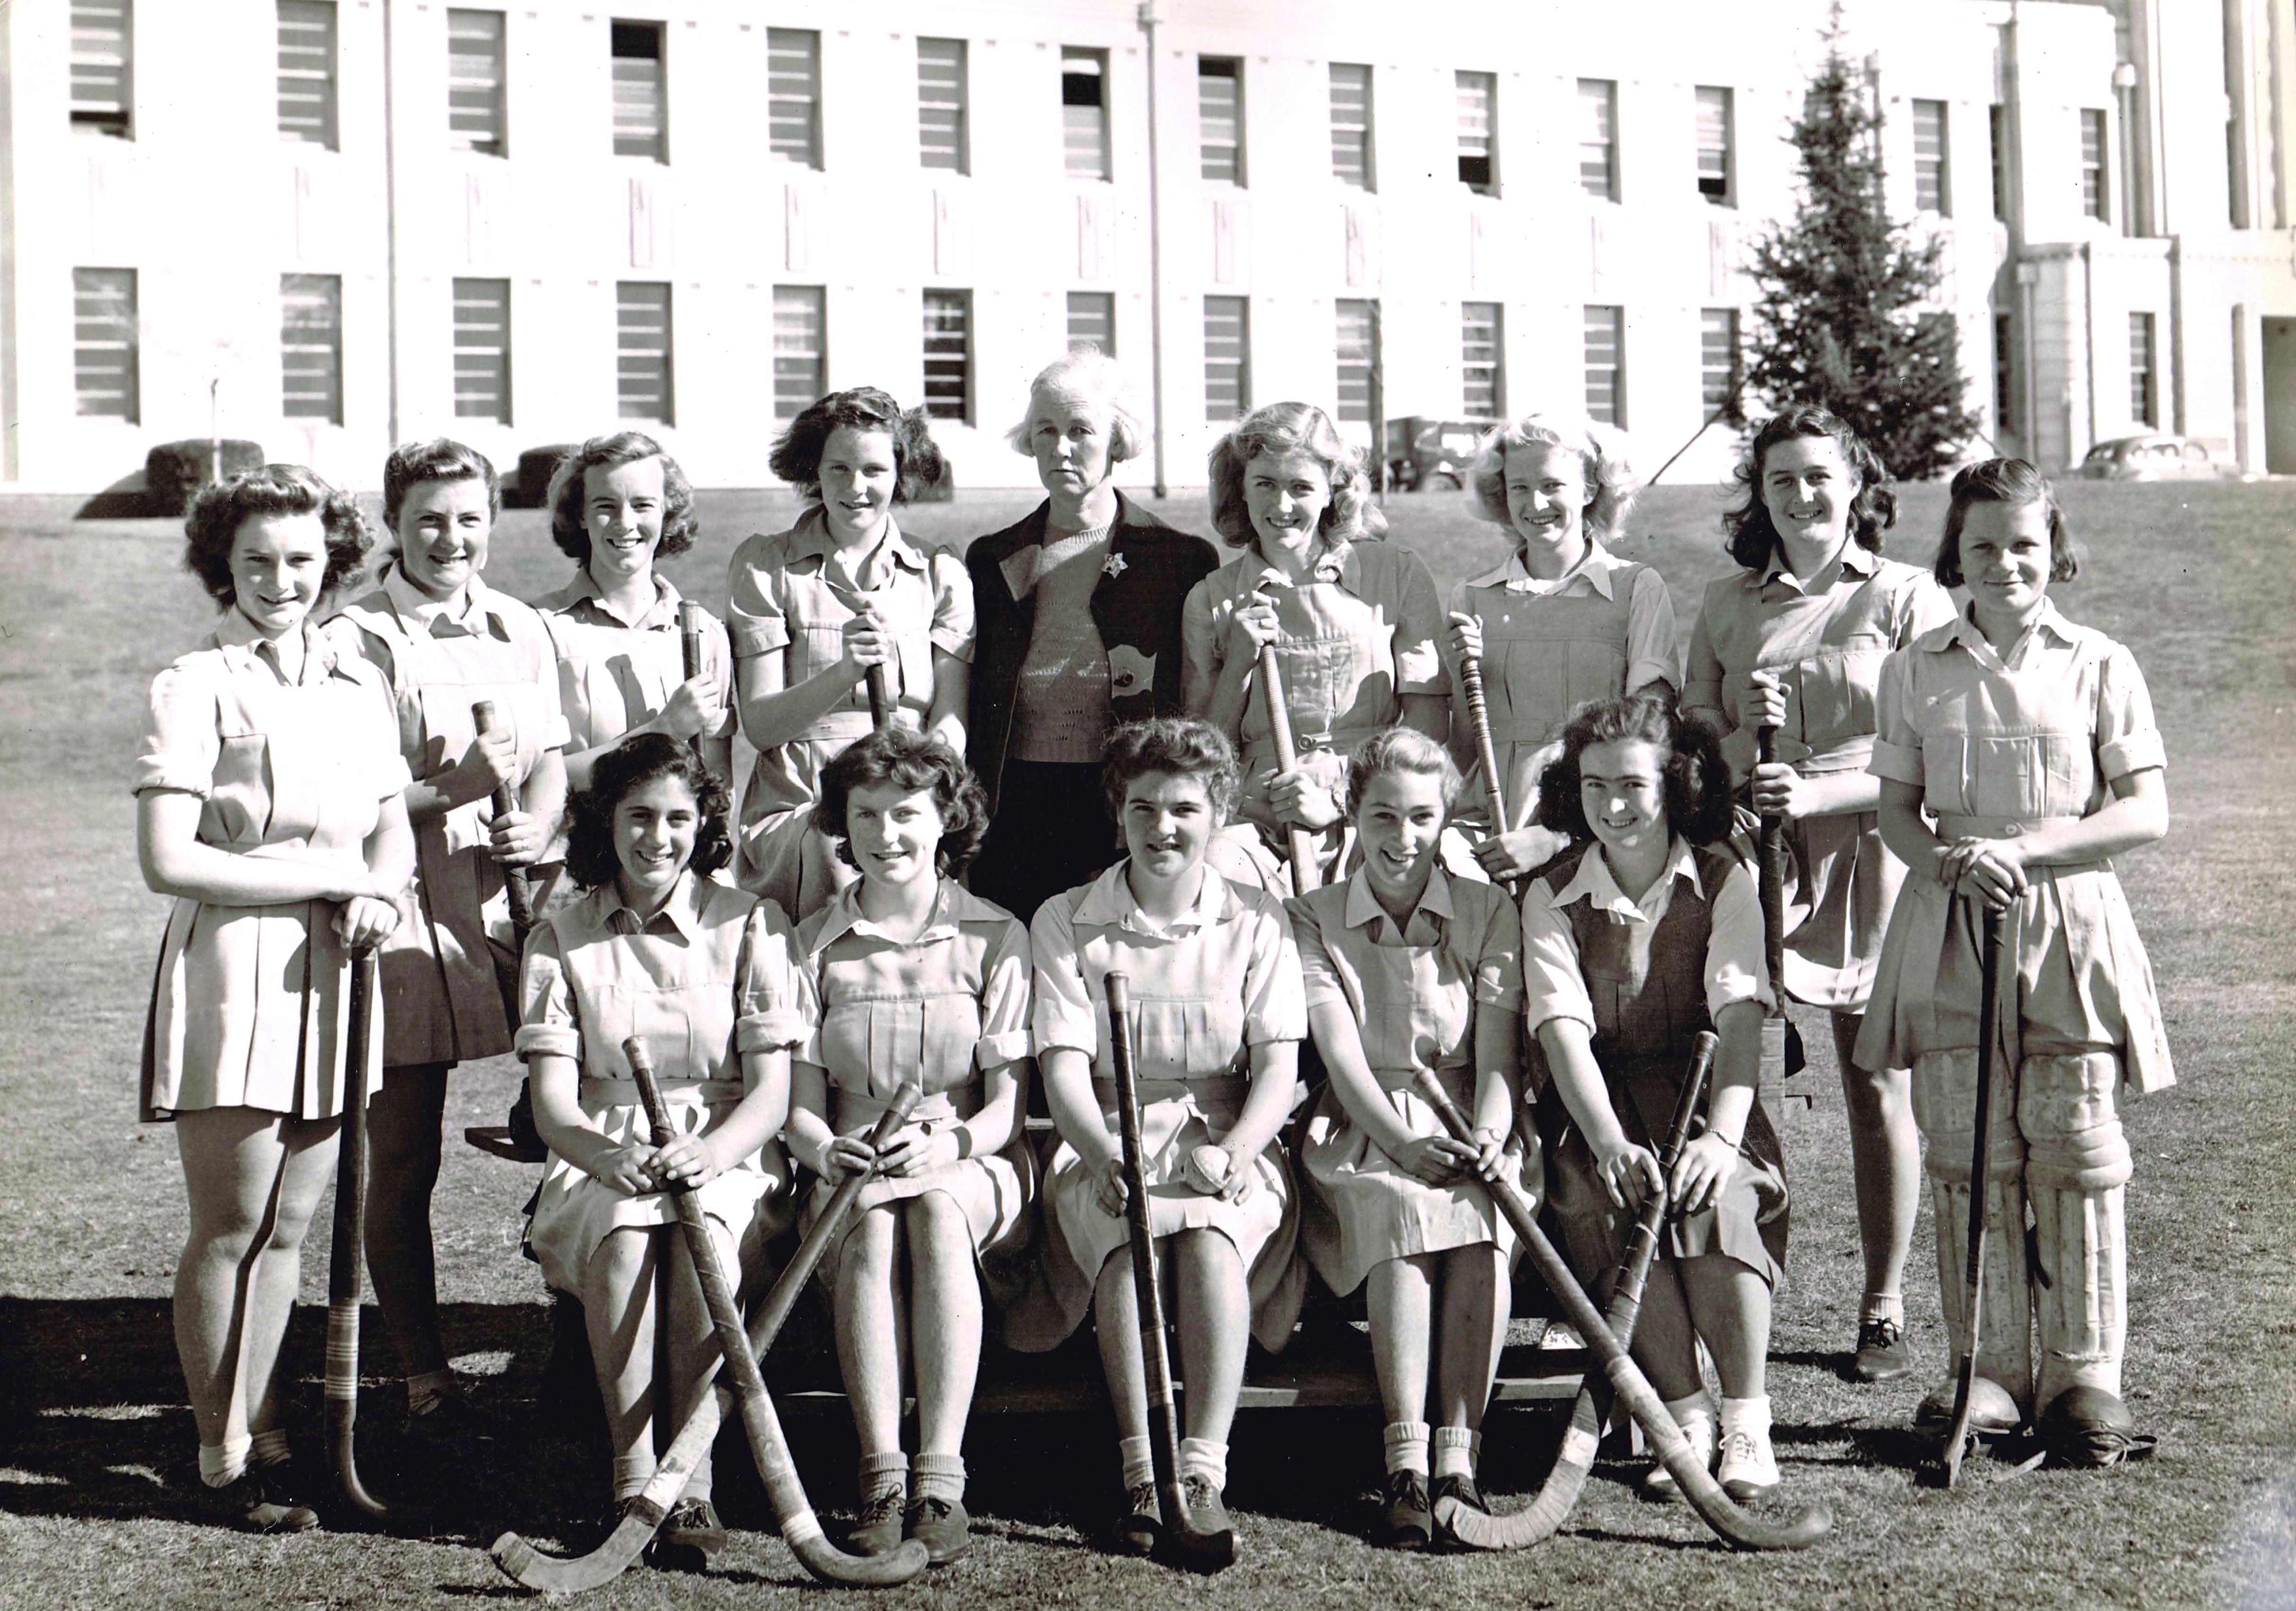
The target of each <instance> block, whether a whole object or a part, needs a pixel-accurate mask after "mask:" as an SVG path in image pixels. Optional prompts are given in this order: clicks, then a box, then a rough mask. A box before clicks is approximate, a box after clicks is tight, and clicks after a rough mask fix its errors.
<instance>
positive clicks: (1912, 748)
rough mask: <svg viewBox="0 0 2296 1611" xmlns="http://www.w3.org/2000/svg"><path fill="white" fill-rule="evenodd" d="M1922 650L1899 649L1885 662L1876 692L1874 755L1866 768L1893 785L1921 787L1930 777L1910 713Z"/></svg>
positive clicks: (1919, 737)
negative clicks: (1916, 666) (1925, 767)
mask: <svg viewBox="0 0 2296 1611" xmlns="http://www.w3.org/2000/svg"><path fill="white" fill-rule="evenodd" d="M1919 653H1922V651H1921V650H1919V649H1899V650H1898V651H1896V652H1895V653H1892V654H1891V655H1890V658H1889V659H1887V660H1885V661H1883V662H1882V677H1881V680H1880V682H1879V683H1878V684H1877V685H1876V686H1875V688H1874V753H1873V756H1872V757H1871V759H1869V760H1867V761H1866V770H1867V771H1868V772H1871V773H1872V774H1873V775H1874V777H1880V778H1883V779H1885V780H1887V781H1888V782H1890V783H1903V784H1910V785H1913V786H1914V787H1915V788H1917V789H1918V788H1920V787H1921V786H1922V785H1923V783H1924V782H1925V781H1926V777H1927V775H1926V774H1925V773H1924V772H1923V768H1922V735H1921V730H1920V729H1919V728H1917V727H1915V726H1914V723H1913V719H1912V718H1911V716H1909V715H1908V714H1907V712H1908V711H1910V710H1911V709H1912V707H1913V693H1914V686H1913V685H1914V666H1915V658H1914V657H1915V655H1917V654H1919Z"/></svg>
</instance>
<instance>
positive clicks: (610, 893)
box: [590, 867, 707, 943]
mask: <svg viewBox="0 0 2296 1611" xmlns="http://www.w3.org/2000/svg"><path fill="white" fill-rule="evenodd" d="M590 899H591V900H594V901H595V902H596V903H597V908H598V923H599V926H601V927H602V928H608V929H611V930H612V931H613V932H614V933H620V934H644V933H650V932H652V929H653V928H654V926H655V925H658V924H660V923H661V922H663V921H665V920H667V921H668V924H669V925H670V926H671V927H672V928H674V929H676V931H677V932H678V933H679V934H680V935H681V936H683V937H684V938H685V940H686V941H687V942H689V943H691V942H692V941H695V940H698V939H700V938H701V907H702V903H703V901H704V900H706V899H707V897H706V896H705V894H704V892H703V891H702V888H701V879H699V878H697V877H695V876H694V874H693V868H692V867H688V868H686V869H685V871H684V872H683V873H680V874H679V875H677V887H676V889H673V890H672V891H670V892H669V899H668V900H667V901H666V902H664V903H663V905H662V908H661V910H660V911H659V912H656V913H655V914H654V915H653V916H652V917H649V918H647V919H646V920H645V921H644V923H643V924H641V923H640V922H639V921H638V916H637V914H636V913H635V912H634V911H631V910H630V908H629V907H628V906H627V905H626V904H625V903H624V901H623V900H622V884H621V880H619V878H609V879H608V880H606V882H605V883H603V884H600V885H599V886H598V887H597V889H596V891H595V892H593V893H592V895H591V897H590ZM618 914H619V916H618Z"/></svg>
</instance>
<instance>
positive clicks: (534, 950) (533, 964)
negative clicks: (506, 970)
mask: <svg viewBox="0 0 2296 1611" xmlns="http://www.w3.org/2000/svg"><path fill="white" fill-rule="evenodd" d="M518 984H519V990H518V997H519V1002H520V1009H519V1027H518V1034H517V1036H516V1037H515V1039H514V1040H512V1048H513V1049H514V1050H515V1051H516V1052H517V1054H518V1056H519V1057H520V1059H521V1061H523V1060H525V1059H527V1058H530V1057H571V1058H573V1059H574V1060H575V1061H576V1062H580V1061H581V1058H582V1021H581V1014H580V1012H579V1010H578V1007H576V1005H575V999H574V983H573V981H572V980H570V979H569V978H568V977H567V974H566V953H565V949H564V947H563V945H562V942H561V941H560V940H559V938H558V925H556V924H554V923H543V924H539V925H537V926H536V928H535V931H534V933H532V934H531V935H530V936H529V938H528V940H527V942H526V958H525V961H524V962H523V963H522V964H521V966H520V968H519V980H518Z"/></svg>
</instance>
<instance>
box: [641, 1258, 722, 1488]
mask: <svg viewBox="0 0 2296 1611" xmlns="http://www.w3.org/2000/svg"><path fill="white" fill-rule="evenodd" d="M702 1222H703V1223H704V1224H706V1225H708V1226H709V1241H710V1245H712V1246H713V1247H715V1248H716V1249H717V1267H718V1268H719V1269H720V1270H733V1269H734V1268H735V1265H734V1237H733V1235H732V1233H731V1232H729V1231H728V1230H727V1229H726V1227H724V1226H723V1225H720V1224H719V1223H718V1222H717V1221H715V1220H712V1219H709V1218H708V1217H707V1216H706V1215H705V1216H704V1217H703V1221H702ZM666 1262H667V1263H668V1280H667V1281H666V1282H665V1283H664V1284H665V1286H667V1288H668V1292H667V1298H668V1302H666V1303H664V1304H663V1305H662V1315H661V1322H660V1328H661V1331H662V1334H663V1337H662V1340H663V1343H664V1344H665V1346H664V1347H663V1349H662V1352H664V1353H665V1354H667V1355H668V1369H667V1370H666V1371H665V1372H664V1373H663V1380H664V1383H665V1387H666V1390H665V1391H662V1392H659V1393H655V1394H654V1395H653V1397H654V1403H655V1408H656V1410H657V1413H656V1415H655V1417H654V1429H655V1433H656V1434H657V1435H660V1436H667V1435H668V1428H670V1427H674V1426H685V1423H686V1420H687V1418H689V1417H692V1416H695V1415H707V1416H708V1418H709V1424H710V1426H712V1428H713V1429H714V1428H715V1426H716V1425H717V1394H715V1393H712V1392H711V1391H710V1378H711V1377H713V1376H715V1375H716V1374H717V1360H718V1354H717V1350H716V1349H715V1348H714V1347H712V1346H711V1345H710V1344H711V1339H712V1338H713V1337H714V1336H715V1335H716V1327H715V1325H714V1323H713V1322H712V1321H711V1319H710V1316H709V1299H707V1298H706V1297H704V1296H703V1295H702V1292H701V1277H700V1276H699V1275H697V1274H696V1273H695V1271H694V1268H693V1259H692V1258H690V1257H688V1256H687V1255H686V1253H685V1251H684V1249H683V1248H681V1249H679V1250H678V1251H677V1252H676V1253H674V1254H673V1255H672V1256H671V1257H670V1258H668V1260H667V1261H666ZM649 1449H650V1450H651V1445H649ZM711 1475H712V1474H711V1471H710V1462H709V1458H708V1457H707V1456H704V1457H703V1459H702V1460H701V1463H700V1464H699V1465H697V1466H696V1467H694V1469H693V1477H692V1478H689V1479H688V1481H687V1483H686V1486H685V1494H684V1495H683V1496H682V1497H685V1498H689V1499H708V1498H709V1497H710V1492H709V1491H710V1477H711Z"/></svg>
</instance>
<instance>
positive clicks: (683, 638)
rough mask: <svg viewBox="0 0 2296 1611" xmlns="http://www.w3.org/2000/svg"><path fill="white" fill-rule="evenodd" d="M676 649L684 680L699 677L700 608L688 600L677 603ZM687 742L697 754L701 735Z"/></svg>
mask: <svg viewBox="0 0 2296 1611" xmlns="http://www.w3.org/2000/svg"><path fill="white" fill-rule="evenodd" d="M677 647H678V653H679V658H680V662H681V664H682V665H683V666H684V668H685V680H686V681H688V682H692V681H693V679H694V678H697V677H699V676H701V605H700V604H695V603H694V602H693V600H692V599H690V598H681V599H679V600H678V601H677ZM689 742H690V743H691V744H693V748H694V752H695V753H697V754H699V753H700V752H701V734H699V733H696V734H695V735H694V736H693V738H692V739H691V740H690V741H689Z"/></svg>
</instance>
